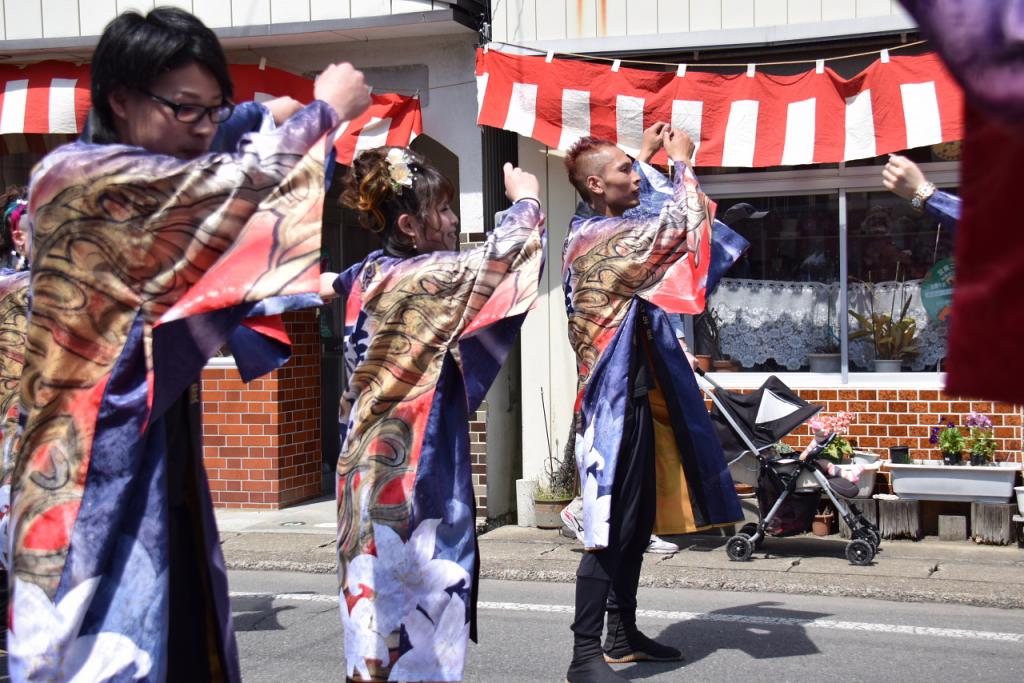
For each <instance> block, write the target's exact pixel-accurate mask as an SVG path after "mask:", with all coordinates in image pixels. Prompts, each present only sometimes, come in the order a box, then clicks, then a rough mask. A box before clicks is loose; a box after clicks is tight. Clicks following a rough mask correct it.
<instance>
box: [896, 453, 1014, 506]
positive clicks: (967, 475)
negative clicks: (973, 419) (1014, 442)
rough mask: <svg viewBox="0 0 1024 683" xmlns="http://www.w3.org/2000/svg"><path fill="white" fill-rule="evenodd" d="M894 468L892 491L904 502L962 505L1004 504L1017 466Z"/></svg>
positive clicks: (914, 466)
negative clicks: (928, 501)
mask: <svg viewBox="0 0 1024 683" xmlns="http://www.w3.org/2000/svg"><path fill="white" fill-rule="evenodd" d="M1010 464H1012V465H1013V467H1001V466H998V465H991V466H986V467H971V466H969V465H895V464H892V463H891V462H890V463H888V466H889V470H890V472H892V491H893V493H895V494H896V495H897V496H899V497H900V498H905V499H907V500H949V501H956V502H961V503H972V502H973V503H1006V502H1008V501H1009V500H1010V496H1011V495H1012V494H1013V482H1014V480H1015V479H1016V477H1017V471H1018V470H1019V469H1020V465H1018V464H1017V463H1010Z"/></svg>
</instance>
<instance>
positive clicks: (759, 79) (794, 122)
mask: <svg viewBox="0 0 1024 683" xmlns="http://www.w3.org/2000/svg"><path fill="white" fill-rule="evenodd" d="M881 54H882V57H881V58H880V59H878V60H876V61H875V62H874V63H873V64H871V65H870V66H869V67H868V68H866V69H865V70H864V71H862V72H860V73H859V74H857V75H856V76H854V77H853V78H850V79H845V78H843V77H841V76H840V75H839V74H837V73H836V72H835V71H833V70H832V69H829V68H825V67H824V66H821V67H820V68H817V69H810V70H809V71H806V72H804V73H801V74H797V75H795V76H777V75H770V74H766V73H761V72H760V71H758V70H757V68H756V65H750V67H749V68H748V69H747V70H746V72H744V73H740V74H729V75H723V74H716V73H707V72H697V71H692V70H690V71H688V70H686V69H685V68H680V69H678V70H677V71H674V72H663V71H646V70H641V69H627V68H620V65H619V64H617V63H615V64H611V65H606V64H592V63H588V62H583V61H579V60H573V59H562V58H557V57H554V58H552V57H551V56H550V55H549V56H548V57H544V56H543V55H541V56H522V55H512V54H507V53H503V52H499V51H497V50H490V49H488V50H483V49H480V50H478V51H477V69H476V78H477V97H478V105H479V108H480V111H479V119H478V123H480V124H481V125H486V126H493V127H495V128H502V129H504V130H510V131H513V132H516V133H518V134H520V135H523V136H526V137H531V138H534V139H535V140H538V141H540V142H542V143H544V144H545V145H548V146H549V147H555V148H557V149H561V150H565V149H568V148H569V147H570V146H572V144H573V143H574V142H575V141H576V140H578V139H579V138H581V137H583V136H586V135H594V136H596V137H601V138H605V139H608V140H613V141H615V142H616V144H618V146H619V147H621V148H622V149H623V150H624V151H626V152H627V153H629V154H634V155H635V154H636V153H637V151H638V150H639V148H640V139H641V136H642V135H643V131H644V128H645V127H646V126H649V125H651V124H652V123H655V122H657V121H668V122H671V123H672V125H673V126H675V127H677V128H681V129H683V130H685V131H686V132H687V133H688V134H689V135H690V136H691V137H692V138H693V139H694V141H698V140H699V143H698V147H697V156H696V164H697V165H698V166H740V167H764V166H779V165H786V166H789V165H800V164H820V163H835V162H840V161H851V160H853V159H864V158H869V157H873V156H878V155H881V154H886V153H888V152H896V151H899V150H903V149H910V148H913V147H922V146H925V145H932V144H935V143H939V142H948V141H952V140H959V139H960V138H961V137H962V131H963V95H962V93H961V91H960V88H959V86H957V84H956V83H955V82H954V81H953V79H952V77H951V76H950V75H949V73H948V72H947V71H946V69H945V67H944V66H943V65H942V61H941V60H940V59H939V58H938V57H937V56H936V55H934V54H931V53H929V54H923V55H916V56H909V57H896V56H893V57H890V56H889V55H888V52H883V53H881ZM661 156H662V157H664V153H663V152H662V153H661ZM656 160H657V157H656ZM662 162H664V159H662Z"/></svg>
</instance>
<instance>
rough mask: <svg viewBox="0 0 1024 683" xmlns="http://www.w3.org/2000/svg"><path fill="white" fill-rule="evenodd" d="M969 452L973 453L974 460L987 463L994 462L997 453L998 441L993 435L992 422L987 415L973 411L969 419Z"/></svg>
mask: <svg viewBox="0 0 1024 683" xmlns="http://www.w3.org/2000/svg"><path fill="white" fill-rule="evenodd" d="M967 429H968V437H967V450H969V451H970V452H971V457H972V462H973V459H975V458H977V459H981V460H984V461H985V462H989V461H991V460H992V458H993V456H994V455H995V453H996V440H995V437H994V436H993V434H992V420H990V419H989V418H988V416H986V415H982V414H981V413H976V412H974V411H971V414H970V415H969V416H968V417H967Z"/></svg>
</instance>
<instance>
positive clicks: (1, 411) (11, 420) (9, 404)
mask: <svg viewBox="0 0 1024 683" xmlns="http://www.w3.org/2000/svg"><path fill="white" fill-rule="evenodd" d="M27 324H28V271H21V272H15V271H11V270H5V271H0V420H2V421H0V447H2V448H3V455H2V457H3V461H2V465H0V564H2V565H3V568H4V569H6V568H7V565H8V563H9V562H8V561H9V558H8V555H7V553H8V547H7V545H8V543H7V541H8V536H7V521H8V520H7V513H8V511H9V509H10V502H11V471H12V467H13V465H14V457H13V455H14V453H13V451H14V447H15V445H16V443H17V440H16V436H17V433H18V388H19V387H20V386H21V369H22V367H23V366H24V365H25V327H26V326H27Z"/></svg>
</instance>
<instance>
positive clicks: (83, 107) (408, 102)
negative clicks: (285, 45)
mask: <svg viewBox="0 0 1024 683" xmlns="http://www.w3.org/2000/svg"><path fill="white" fill-rule="evenodd" d="M231 78H232V81H234V84H235V100H236V101H238V102H245V101H248V100H256V101H263V100H268V99H272V98H274V97H282V96H285V95H287V96H289V97H293V98H295V99H296V100H299V101H300V102H309V101H311V100H312V99H313V81H311V80H310V79H308V78H303V77H301V76H296V75H294V74H291V73H288V72H287V71H281V70H280V69H273V68H269V67H268V68H265V69H260V68H259V67H257V66H255V65H251V64H233V65H232V66H231ZM89 82H90V80H89V66H88V65H75V64H71V63H68V62H52V61H51V62H40V63H38V64H33V65H31V66H27V67H24V68H19V67H16V66H6V65H4V66H0V153H5V152H6V153H8V154H13V153H17V152H25V151H35V152H45V151H46V150H48V149H52V148H53V147H55V146H57V145H59V144H63V143H64V142H67V141H68V140H69V139H71V137H73V136H75V135H77V134H78V133H79V132H80V131H81V130H82V125H83V124H84V123H85V118H86V116H87V115H88V113H89V107H90V106H91V98H90V96H89ZM422 132H423V115H422V112H421V111H420V101H419V98H416V97H406V96H403V95H395V94H381V95H374V96H373V104H372V105H371V106H370V108H369V110H367V111H366V113H364V114H363V115H362V116H360V117H358V118H356V119H354V120H352V121H349V122H348V123H347V124H344V130H343V131H342V133H341V134H340V135H339V137H338V139H337V141H336V143H335V146H336V148H337V150H338V162H339V163H343V164H350V163H352V157H353V155H354V154H355V152H356V151H362V150H364V149H370V148H371V147H377V146H380V145H384V144H388V145H398V146H408V144H409V143H410V142H412V140H413V138H415V137H416V136H417V135H419V134H420V133H422Z"/></svg>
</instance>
